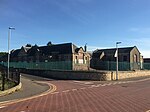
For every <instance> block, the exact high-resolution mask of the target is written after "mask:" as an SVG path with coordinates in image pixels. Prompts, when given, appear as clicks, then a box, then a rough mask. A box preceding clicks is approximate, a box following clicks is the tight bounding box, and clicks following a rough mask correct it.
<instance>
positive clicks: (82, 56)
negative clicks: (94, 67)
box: [3, 43, 90, 70]
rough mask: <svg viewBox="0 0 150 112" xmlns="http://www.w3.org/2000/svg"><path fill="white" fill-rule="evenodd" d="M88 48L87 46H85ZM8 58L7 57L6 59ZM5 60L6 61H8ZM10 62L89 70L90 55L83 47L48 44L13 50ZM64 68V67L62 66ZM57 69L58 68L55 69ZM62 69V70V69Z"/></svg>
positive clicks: (69, 44) (68, 44) (66, 44)
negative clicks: (49, 64)
mask: <svg viewBox="0 0 150 112" xmlns="http://www.w3.org/2000/svg"><path fill="white" fill-rule="evenodd" d="M85 48H86V46H85ZM5 58H6V57H5ZM5 58H3V60H4V61H7V60H6V59H5ZM10 62H12V63H16V62H18V63H20V64H21V62H22V63H23V64H25V63H26V64H29V63H38V64H40V63H42V64H43V63H45V64H46V63H50V62H53V65H52V66H54V64H59V68H60V67H61V66H60V64H61V62H62V63H65V65H66V63H68V64H69V65H66V66H69V68H70V70H88V69H89V62H90V55H89V53H88V52H87V51H86V50H85V49H83V48H82V47H77V46H76V45H74V44H72V43H64V44H51V43H49V44H47V46H37V45H34V46H31V45H29V44H28V45H26V46H22V47H21V49H16V50H12V51H11V54H10ZM62 66H63V65H62ZM55 68H56V69H57V67H55ZM60 69H61V68H60Z"/></svg>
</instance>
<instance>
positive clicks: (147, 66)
mask: <svg viewBox="0 0 150 112" xmlns="http://www.w3.org/2000/svg"><path fill="white" fill-rule="evenodd" d="M91 67H92V68H96V69H99V70H108V71H111V70H112V71H115V70H116V62H111V61H99V62H95V63H94V62H92V63H91ZM118 69H119V71H129V70H150V63H129V62H118Z"/></svg>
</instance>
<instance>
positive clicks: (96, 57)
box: [90, 46, 141, 70]
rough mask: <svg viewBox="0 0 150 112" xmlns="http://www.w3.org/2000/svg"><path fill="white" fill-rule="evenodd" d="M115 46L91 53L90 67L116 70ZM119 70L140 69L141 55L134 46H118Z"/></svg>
mask: <svg viewBox="0 0 150 112" xmlns="http://www.w3.org/2000/svg"><path fill="white" fill-rule="evenodd" d="M115 53H116V48H112V49H98V50H95V51H94V52H93V54H92V59H91V64H90V66H91V68H93V69H99V70H116V57H115ZM118 62H119V70H139V69H141V65H140V62H141V55H140V52H139V50H138V49H137V47H136V46H134V47H125V48H118Z"/></svg>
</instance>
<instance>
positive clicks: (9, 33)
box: [7, 27, 15, 78]
mask: <svg viewBox="0 0 150 112" xmlns="http://www.w3.org/2000/svg"><path fill="white" fill-rule="evenodd" d="M11 30H15V28H14V27H9V29H8V63H7V64H8V65H7V77H8V78H9V60H10V51H9V49H10V37H11Z"/></svg>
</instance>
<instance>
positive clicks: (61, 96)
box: [0, 80, 150, 112]
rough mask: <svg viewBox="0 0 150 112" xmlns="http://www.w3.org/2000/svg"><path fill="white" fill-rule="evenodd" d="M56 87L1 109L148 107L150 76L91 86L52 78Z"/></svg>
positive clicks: (119, 110)
mask: <svg viewBox="0 0 150 112" xmlns="http://www.w3.org/2000/svg"><path fill="white" fill-rule="evenodd" d="M51 83H53V84H55V85H56V86H57V91H56V92H54V93H49V94H47V95H44V96H41V97H38V98H34V99H30V100H27V101H22V102H19V103H14V104H11V105H5V106H6V107H1V108H0V112H146V111H147V110H150V80H147V81H141V82H134V83H129V84H119V85H108V86H99V87H91V86H84V85H77V84H74V83H72V82H71V81H51Z"/></svg>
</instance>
